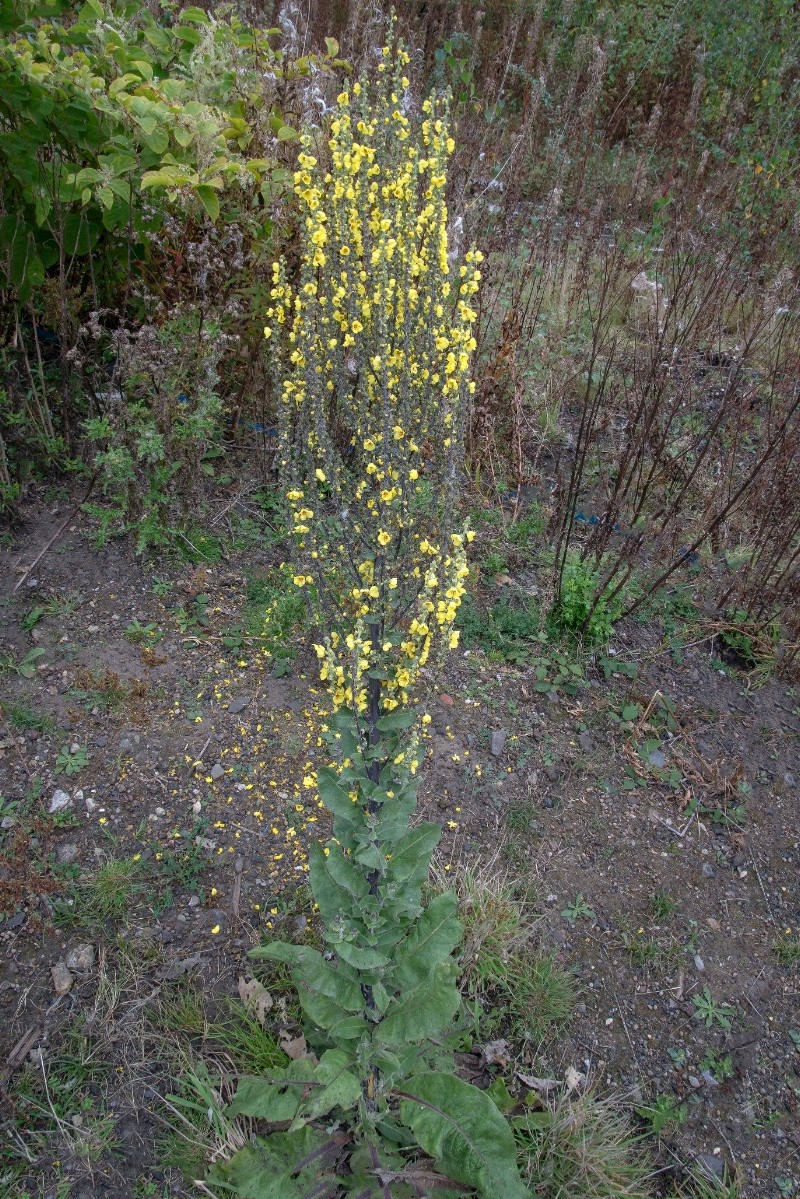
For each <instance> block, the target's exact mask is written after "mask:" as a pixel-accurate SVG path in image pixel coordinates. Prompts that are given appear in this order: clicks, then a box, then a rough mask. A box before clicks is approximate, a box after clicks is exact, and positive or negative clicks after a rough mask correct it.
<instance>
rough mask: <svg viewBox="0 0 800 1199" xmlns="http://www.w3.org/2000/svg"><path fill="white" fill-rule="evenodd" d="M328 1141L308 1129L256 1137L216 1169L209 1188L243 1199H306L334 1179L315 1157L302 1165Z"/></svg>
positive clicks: (209, 1176)
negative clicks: (314, 1188)
mask: <svg viewBox="0 0 800 1199" xmlns="http://www.w3.org/2000/svg"><path fill="white" fill-rule="evenodd" d="M327 1140H328V1138H327V1137H326V1136H325V1134H324V1133H321V1132H317V1131H316V1129H312V1128H309V1127H308V1126H307V1125H306V1126H305V1127H304V1128H300V1129H296V1130H295V1131H293V1132H276V1133H273V1134H272V1136H269V1137H256V1138H254V1139H252V1140H251V1141H249V1142H248V1144H247V1145H245V1146H244V1148H243V1149H240V1150H239V1152H238V1153H236V1154H234V1156H233V1157H232V1158H231V1159H230V1161H227V1162H225V1163H224V1164H221V1165H216V1166H214V1167H212V1169H211V1171H210V1173H209V1175H208V1183H209V1186H210V1187H211V1190H212V1191H215V1190H216V1188H220V1190H223V1191H224V1193H225V1194H228V1193H230V1194H235V1195H237V1196H239V1199H303V1196H307V1195H308V1193H309V1190H311V1189H312V1188H313V1187H314V1186H315V1184H319V1183H320V1182H321V1181H322V1180H323V1179H325V1178H328V1179H331V1177H332V1176H331V1175H330V1174H328V1173H325V1174H323V1173H322V1170H321V1167H322V1166H323V1161H324V1159H322V1160H321V1159H320V1158H319V1157H316V1156H315V1158H314V1160H312V1161H311V1162H310V1163H309V1164H308V1165H306V1166H303V1165H302V1163H303V1162H304V1161H306V1160H307V1159H308V1157H309V1155H310V1154H314V1153H316V1152H317V1151H319V1150H320V1149H321V1148H322V1146H323V1145H325V1143H326V1141H327Z"/></svg>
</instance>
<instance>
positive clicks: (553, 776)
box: [544, 764, 561, 783]
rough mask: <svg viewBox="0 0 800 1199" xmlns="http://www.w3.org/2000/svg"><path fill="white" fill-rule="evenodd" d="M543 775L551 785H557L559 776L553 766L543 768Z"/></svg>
mask: <svg viewBox="0 0 800 1199" xmlns="http://www.w3.org/2000/svg"><path fill="white" fill-rule="evenodd" d="M544 773H545V777H546V778H547V779H549V781H550V782H551V783H557V782H558V780H559V777H560V774H561V772H560V770H559V769H558V767H557V766H556V765H555V764H553V765H552V766H545V768H544Z"/></svg>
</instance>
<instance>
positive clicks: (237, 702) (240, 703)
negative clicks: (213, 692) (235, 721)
mask: <svg viewBox="0 0 800 1199" xmlns="http://www.w3.org/2000/svg"><path fill="white" fill-rule="evenodd" d="M250 699H251V696H249V695H237V696H236V697H235V698H234V699H232V700H231V702H230V703H229V704H228V711H229V712H230V714H231V715H232V716H235V715H236V714H237V713H238V712H243V711H244V709H245V708H246V707H247V705H248V704H249V703H250Z"/></svg>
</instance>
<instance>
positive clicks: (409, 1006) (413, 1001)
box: [375, 965, 461, 1045]
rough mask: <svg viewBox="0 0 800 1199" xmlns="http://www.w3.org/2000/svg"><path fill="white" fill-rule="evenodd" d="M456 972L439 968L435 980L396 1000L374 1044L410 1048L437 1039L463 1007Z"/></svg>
mask: <svg viewBox="0 0 800 1199" xmlns="http://www.w3.org/2000/svg"><path fill="white" fill-rule="evenodd" d="M454 974H455V970H454V968H448V967H447V966H446V965H440V966H438V967H437V968H436V971H435V972H434V975H433V977H432V978H429V979H426V981H425V982H423V983H421V984H420V986H418V987H414V989H413V990H412V991H409V992H406V993H404V994H402V995H401V996H400V997H399V998H398V999H394V1000H393V1001H392V1003H391V1004H390V1005H389V1008H388V1010H387V1012H386V1015H385V1016H384V1018H383V1020H381V1022H380V1024H379V1025H378V1027H377V1028H376V1030H375V1043H376V1044H382V1045H407V1044H409V1043H410V1042H414V1041H425V1040H428V1039H429V1038H431V1037H437V1036H439V1034H440V1033H441V1032H442V1031H443V1030H444V1029H445V1028H447V1026H448V1025H449V1024H450V1023H451V1022H452V1020H453V1017H454V1016H455V1014H456V1012H457V1011H458V1009H459V1007H460V1005H461V995H460V994H459V991H458V987H457V986H456V985H455V981H454Z"/></svg>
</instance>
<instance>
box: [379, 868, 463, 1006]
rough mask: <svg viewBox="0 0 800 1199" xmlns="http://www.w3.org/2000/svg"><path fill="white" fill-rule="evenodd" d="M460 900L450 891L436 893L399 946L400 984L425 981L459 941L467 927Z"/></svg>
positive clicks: (397, 972)
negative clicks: (459, 909)
mask: <svg viewBox="0 0 800 1199" xmlns="http://www.w3.org/2000/svg"><path fill="white" fill-rule="evenodd" d="M457 908H458V901H457V899H456V897H455V895H454V894H453V893H452V892H451V891H447V892H445V893H444V894H443V895H437V896H436V898H435V899H432V900H431V902H430V903H429V904H428V907H427V908H426V910H425V911H424V912H423V914H422V916H420V918H419V920H418V921H417V922H416V923H415V924H414V925H413V927H412V929H411V931H410V932H409V934H408V936H407V937H406V939H405V940H404V941H403V942H402V943H401V944H400V945H399V946H398V949H397V953H396V955H395V959H394V963H393V965H394V970H393V972H392V977H393V979H394V981H395V984H396V985H397V986H399V987H409V986H414V985H416V984H418V983H420V982H422V981H423V979H424V978H426V977H427V976H428V975H429V974H430V973H431V971H432V969H433V968H434V967H435V966H437V965H438V964H439V963H440V962H444V961H446V960H447V959H448V958H449V957H450V955H451V953H452V952H453V950H454V949H455V948H456V946H458V945H460V943H461V938H462V936H463V933H464V927H463V925H462V924H461V921H460V920H459V919H458V918H457V916H456V911H457Z"/></svg>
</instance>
